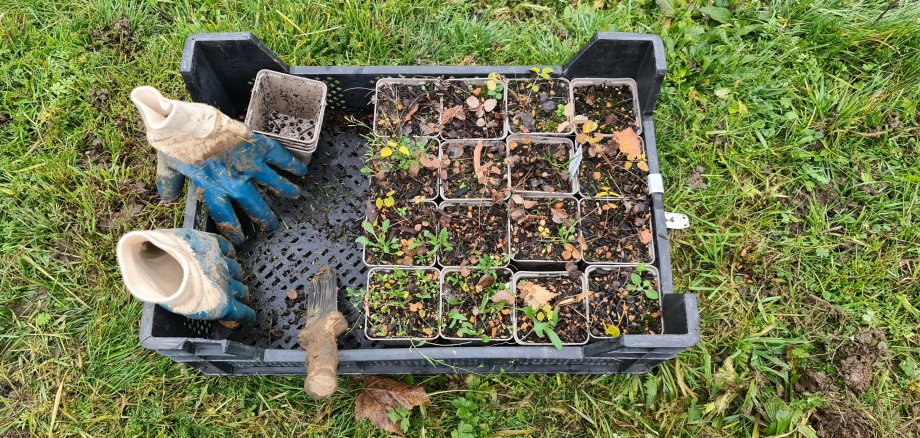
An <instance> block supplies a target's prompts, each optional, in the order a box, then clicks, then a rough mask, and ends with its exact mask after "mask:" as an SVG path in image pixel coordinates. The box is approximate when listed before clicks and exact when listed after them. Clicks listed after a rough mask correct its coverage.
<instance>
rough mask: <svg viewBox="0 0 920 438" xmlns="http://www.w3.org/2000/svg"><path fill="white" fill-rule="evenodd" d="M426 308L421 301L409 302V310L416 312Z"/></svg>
mask: <svg viewBox="0 0 920 438" xmlns="http://www.w3.org/2000/svg"><path fill="white" fill-rule="evenodd" d="M424 308H425V305H424V304H422V302H421V301H419V302H416V303H412V304H409V311H410V312H416V313H418V311H419V310H422V309H424Z"/></svg>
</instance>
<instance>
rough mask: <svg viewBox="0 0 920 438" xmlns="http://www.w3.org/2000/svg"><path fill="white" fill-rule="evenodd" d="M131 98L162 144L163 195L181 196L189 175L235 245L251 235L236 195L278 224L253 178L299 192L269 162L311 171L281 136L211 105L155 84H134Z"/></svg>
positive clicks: (257, 216) (266, 222) (256, 218)
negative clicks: (255, 129)
mask: <svg viewBox="0 0 920 438" xmlns="http://www.w3.org/2000/svg"><path fill="white" fill-rule="evenodd" d="M131 101H132V102H134V105H135V106H137V109H138V110H139V111H140V113H141V118H142V119H143V121H144V126H145V127H146V129H147V141H148V142H150V144H151V145H152V146H153V147H154V149H156V150H157V191H159V192H160V196H162V197H163V199H164V200H166V201H168V202H172V201H175V200H177V199H178V198H179V196H180V195H181V194H182V186H183V182H184V177H188V178H190V179H192V181H194V182H195V185H197V186H198V187H201V189H202V190H203V192H204V194H203V196H202V201H203V202H204V206H205V208H206V209H207V211H208V214H209V215H210V216H211V218H213V219H214V221H215V222H216V223H217V228H218V230H219V231H220V233H221V234H223V235H224V236H226V237H227V238H228V239H230V241H231V242H232V243H233V244H234V245H240V244H242V243H243V242H244V241H245V239H246V236H245V235H244V234H243V230H242V227H241V226H240V221H239V219H238V218H237V217H236V214H235V213H234V212H233V206H232V205H231V200H232V201H233V202H235V203H236V204H237V205H239V207H241V208H242V209H243V211H244V212H245V213H246V215H248V216H249V217H250V218H251V219H252V221H253V222H254V223H255V224H257V225H258V226H259V227H260V228H261V229H262V230H271V229H274V228H275V227H277V226H278V218H277V217H276V216H275V214H274V213H273V212H272V211H271V208H270V207H269V206H268V204H266V203H265V201H264V200H263V199H262V197H261V196H260V195H259V192H257V191H256V189H255V187H254V186H253V181H256V182H259V183H261V184H263V185H264V186H266V187H267V188H268V189H269V190H272V191H274V192H276V193H278V194H280V195H282V196H285V197H288V198H296V197H298V196H300V188H298V187H297V186H296V185H295V184H293V183H291V182H290V181H288V180H287V179H286V178H284V177H283V176H281V175H279V174H278V173H277V172H275V170H274V169H272V167H270V166H274V167H276V168H279V169H281V170H284V171H286V172H289V173H292V174H294V175H298V176H302V175H305V174H306V173H307V166H305V165H304V164H303V163H301V162H300V161H298V160H297V159H296V158H295V157H294V156H293V155H291V153H290V152H288V151H287V150H286V149H284V147H283V146H281V144H279V143H278V142H277V141H275V140H273V139H271V138H268V137H265V136H262V135H259V134H253V133H252V131H250V130H249V128H248V127H246V125H244V124H242V123H240V122H239V121H236V120H233V119H231V118H230V117H227V116H226V115H225V114H223V113H221V112H220V111H218V110H217V109H216V108H214V107H212V106H209V105H205V104H201V103H190V102H182V101H177V100H171V99H167V98H165V97H163V95H161V94H160V92H159V91H157V90H156V89H155V88H153V87H147V86H144V87H138V88H135V89H134V91H132V92H131Z"/></svg>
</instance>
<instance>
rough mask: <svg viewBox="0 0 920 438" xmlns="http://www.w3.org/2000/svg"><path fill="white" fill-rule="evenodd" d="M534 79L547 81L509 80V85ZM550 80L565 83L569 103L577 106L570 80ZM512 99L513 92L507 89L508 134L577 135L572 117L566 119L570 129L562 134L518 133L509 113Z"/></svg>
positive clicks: (506, 117)
mask: <svg viewBox="0 0 920 438" xmlns="http://www.w3.org/2000/svg"><path fill="white" fill-rule="evenodd" d="M534 79H536V80H546V79H542V78H526V79H508V84H509V85H510V84H511V83H512V82H530V81H533V80H534ZM549 80H554V81H561V82H563V83H565V86H566V88H567V91H568V98H569V100H568V101H569V102H571V103H572V105H574V104H575V98H574V97H573V95H572V83H571V82H569V80H568V79H566V78H561V77H553V78H550V79H549ZM511 99H512V98H511V91H510V90H508V89H507V88H506V90H505V132H507V133H508V135H544V136H565V135H572V134H574V133H575V123H574V118H572V117H567V118H566V119H567V120H568V122H569V127H568V128H567V129H565V130H563V131H562V132H557V131H549V132H518V131H516V130H515V125H514V123H512V122H511V114H510V113H508V104H509V103H511Z"/></svg>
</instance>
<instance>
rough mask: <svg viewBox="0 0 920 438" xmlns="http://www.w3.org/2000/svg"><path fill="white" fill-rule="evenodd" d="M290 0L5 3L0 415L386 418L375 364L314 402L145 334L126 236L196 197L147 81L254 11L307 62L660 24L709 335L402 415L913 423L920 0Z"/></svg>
mask: <svg viewBox="0 0 920 438" xmlns="http://www.w3.org/2000/svg"><path fill="white" fill-rule="evenodd" d="M296 3H297V4H296V5H275V4H274V3H273V2H266V1H250V2H245V4H243V3H242V2H240V3H237V2H229V1H225V2H220V1H205V2H191V1H188V0H175V1H165V0H161V1H156V0H134V1H130V2H110V1H106V0H81V1H75V2H59V1H51V0H35V1H29V0H12V1H5V2H3V6H2V7H0V35H2V39H0V41H2V44H0V93H2V95H0V145H2V146H0V245H2V250H0V354H2V362H0V434H3V433H5V434H6V435H5V436H11V437H18V436H29V435H40V434H41V435H48V436H59V435H84V436H90V435H92V436H97V435H111V436H135V435H152V436H204V435H212V434H213V435H223V436H230V435H239V436H252V435H277V436H381V432H378V431H376V430H375V429H374V428H373V427H372V426H371V425H370V424H369V423H367V422H366V421H362V422H355V421H354V418H353V407H354V398H355V397H356V396H357V395H358V393H359V392H360V390H361V388H362V385H361V382H360V381H359V380H358V379H354V378H345V379H342V380H341V387H340V390H339V393H338V394H337V395H336V397H334V398H330V399H329V400H325V401H321V402H313V401H310V400H309V399H308V398H307V397H306V395H305V394H304V392H303V389H302V384H303V380H302V378H299V377H291V378H208V377H204V376H201V375H199V374H198V373H197V372H194V371H192V370H191V369H189V368H187V367H185V366H182V365H177V364H174V363H172V362H171V361H169V360H168V359H164V358H162V357H160V356H158V355H156V354H153V353H150V352H147V351H143V350H141V349H140V347H139V346H138V333H137V331H138V321H139V317H140V312H141V304H140V303H139V302H138V301H136V300H134V299H132V298H131V297H130V296H129V295H128V293H127V292H125V290H124V288H123V286H122V284H121V280H120V277H119V275H118V272H117V270H116V267H115V257H114V244H115V242H116V240H117V239H118V238H119V237H120V236H121V235H122V234H123V233H124V232H126V231H128V230H131V229H137V228H159V227H172V226H177V225H178V224H179V217H180V215H181V210H182V205H180V204H172V205H162V204H159V203H158V197H157V195H156V193H155V189H154V185H153V171H154V162H155V160H154V154H153V150H152V148H150V147H149V146H148V145H147V143H146V141H145V139H144V136H143V133H142V132H141V131H140V129H139V122H138V117H137V114H136V111H135V110H134V108H133V107H132V106H131V105H130V103H129V100H128V93H129V92H130V90H131V89H132V88H133V87H135V86H137V85H141V84H150V85H154V86H156V87H158V88H160V89H162V90H164V91H165V92H166V93H167V94H168V95H172V96H177V97H187V93H186V92H185V90H184V85H183V82H182V79H181V77H180V75H179V73H178V63H179V56H180V53H181V50H182V44H183V41H184V40H185V38H186V37H187V36H188V35H189V34H191V33H195V32H217V31H239V30H248V31H252V32H254V33H255V34H256V35H257V36H258V37H259V38H261V39H262V40H263V41H264V42H265V43H266V45H267V46H268V47H270V48H272V49H273V50H274V51H275V52H276V53H277V54H278V55H279V56H281V57H282V58H283V59H284V60H285V61H287V62H288V63H289V64H291V65H361V64H365V65H366V64H435V63H442V64H458V63H462V64H485V65H488V64H499V65H501V64H519V65H534V64H561V63H564V62H565V61H566V60H567V59H568V57H569V56H571V55H572V54H573V53H574V52H575V51H576V50H578V48H580V47H581V46H582V45H583V44H584V43H585V42H586V41H587V40H588V39H589V38H590V37H591V35H592V34H594V32H596V31H608V30H614V31H628V32H649V33H656V34H659V35H661V36H662V38H663V39H664V41H665V46H666V50H667V57H668V75H667V77H666V78H665V85H664V87H663V89H662V91H661V98H660V103H659V105H658V108H657V110H656V113H655V116H656V121H657V138H658V144H659V149H660V154H661V160H662V169H663V170H662V173H663V174H664V178H665V183H666V186H667V188H666V198H665V201H666V205H667V207H668V209H669V210H672V211H678V212H683V213H687V214H689V215H690V216H691V218H692V222H693V227H692V228H691V229H690V230H686V231H679V232H671V233H670V235H671V244H672V250H673V263H674V269H675V273H674V276H675V282H676V284H675V287H676V288H677V289H678V290H682V291H691V292H695V293H697V294H699V297H700V313H701V318H702V336H703V339H702V341H701V342H700V344H699V345H698V346H697V347H696V348H693V349H691V350H689V351H688V352H686V353H684V354H681V355H680V356H678V358H677V359H674V360H671V361H669V362H667V363H665V364H663V365H662V366H661V367H659V368H658V369H657V370H656V371H655V372H652V373H650V374H647V375H642V376H577V377H567V376H553V375H547V376H526V375H525V376H482V377H467V378H460V377H451V376H442V377H418V378H415V379H414V380H413V379H411V378H406V381H409V382H414V383H420V384H421V385H423V386H424V388H425V389H426V390H427V391H428V392H429V393H430V394H431V395H432V403H431V404H430V405H429V406H427V407H425V408H424V409H423V410H421V411H419V410H418V409H416V410H415V411H413V412H412V413H411V416H410V417H409V420H410V422H411V429H412V432H411V434H410V435H413V436H427V437H442V436H451V435H452V433H457V436H480V435H481V436H511V435H522V436H528V435H529V436H539V437H544V436H545V437H556V436H602V437H610V436H767V435H771V434H784V433H791V434H790V435H801V436H815V435H816V434H817V436H852V437H863V436H876V435H877V436H886V437H887V436H920V336H918V327H920V280H918V277H920V156H918V155H920V108H918V105H920V2H918V1H916V0H901V1H900V2H896V3H898V7H895V8H892V9H891V10H889V11H888V12H887V13H885V14H884V16H883V17H881V18H878V17H879V16H880V14H882V12H883V11H884V10H885V9H886V7H887V6H888V5H889V2H888V1H887V0H874V1H860V0H826V1H822V0H773V1H735V0H732V1H728V0H706V1H692V2H690V3H692V4H687V3H688V2H687V1H685V0H624V1H613V0H607V1H606V2H605V1H603V0H601V1H596V2H587V3H583V4H579V5H577V6H570V5H569V4H568V2H564V1H546V2H536V1H535V2H533V3H520V2H513V1H501V0H494V1H486V0H482V1H466V0H440V1H433V0H415V1H408V0H389V1H380V2H361V1H344V2H340V1H334V2H332V1H330V2H318V1H304V2H296ZM710 6H725V7H727V9H719V8H710ZM461 417H462V418H461ZM469 431H473V432H474V434H473V435H463V434H460V433H459V432H465V433H467V432H469ZM835 433H837V435H835Z"/></svg>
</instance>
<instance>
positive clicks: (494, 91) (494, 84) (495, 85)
mask: <svg viewBox="0 0 920 438" xmlns="http://www.w3.org/2000/svg"><path fill="white" fill-rule="evenodd" d="M485 93H486V96H489V97H490V98H492V99H504V98H505V84H504V82H503V80H502V77H501V76H500V75H499V74H498V73H489V81H488V82H486V90H485Z"/></svg>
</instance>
